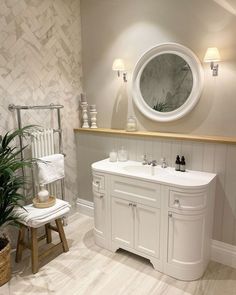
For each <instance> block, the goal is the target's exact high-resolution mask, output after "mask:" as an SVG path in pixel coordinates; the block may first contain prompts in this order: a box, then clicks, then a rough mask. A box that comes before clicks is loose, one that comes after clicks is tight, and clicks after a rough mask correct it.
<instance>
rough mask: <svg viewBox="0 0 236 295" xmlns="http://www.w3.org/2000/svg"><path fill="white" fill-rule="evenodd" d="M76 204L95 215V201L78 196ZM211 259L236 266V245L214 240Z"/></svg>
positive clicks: (80, 210)
mask: <svg viewBox="0 0 236 295" xmlns="http://www.w3.org/2000/svg"><path fill="white" fill-rule="evenodd" d="M76 204H77V208H78V211H79V213H81V214H84V215H88V216H90V217H93V216H94V204H93V202H90V201H86V200H84V199H79V198H78V199H77V202H76ZM211 260H213V261H216V262H219V263H222V264H225V265H228V266H230V267H234V268H236V246H233V245H230V244H226V243H223V242H220V241H216V240H212V241H211Z"/></svg>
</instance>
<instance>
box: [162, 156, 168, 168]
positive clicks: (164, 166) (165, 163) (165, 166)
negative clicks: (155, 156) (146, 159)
mask: <svg viewBox="0 0 236 295" xmlns="http://www.w3.org/2000/svg"><path fill="white" fill-rule="evenodd" d="M167 166H168V165H167V162H166V158H161V168H167Z"/></svg>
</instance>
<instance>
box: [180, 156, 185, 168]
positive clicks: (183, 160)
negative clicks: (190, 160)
mask: <svg viewBox="0 0 236 295" xmlns="http://www.w3.org/2000/svg"><path fill="white" fill-rule="evenodd" d="M185 166H186V164H185V158H184V156H182V157H181V161H180V171H181V172H185Z"/></svg>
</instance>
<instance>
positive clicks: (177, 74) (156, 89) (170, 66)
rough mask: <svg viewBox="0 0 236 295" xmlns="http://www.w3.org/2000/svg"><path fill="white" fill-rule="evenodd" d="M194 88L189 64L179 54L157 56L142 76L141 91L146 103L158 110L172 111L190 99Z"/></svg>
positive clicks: (146, 67)
mask: <svg viewBox="0 0 236 295" xmlns="http://www.w3.org/2000/svg"><path fill="white" fill-rule="evenodd" d="M192 88H193V74H192V71H191V68H190V66H189V64H188V63H187V62H186V61H185V60H184V59H183V58H182V57H180V56H179V55H177V54H173V53H164V54H160V55H158V56H155V57H154V58H153V59H151V60H150V61H149V62H148V63H147V65H146V66H145V67H144V69H143V71H142V74H141V76H140V91H141V94H142V97H143V99H144V101H145V102H146V104H147V105H148V106H149V107H151V108H152V109H153V110H155V111H157V112H172V111H174V110H176V109H178V108H179V107H181V106H182V105H183V104H184V103H185V102H186V100H187V99H188V97H189V95H190V93H191V91H192Z"/></svg>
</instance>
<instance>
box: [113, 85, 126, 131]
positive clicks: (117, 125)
mask: <svg viewBox="0 0 236 295" xmlns="http://www.w3.org/2000/svg"><path fill="white" fill-rule="evenodd" d="M127 115H128V96H127V93H126V88H125V85H124V83H123V85H121V86H120V88H119V90H118V91H117V95H116V98H115V101H114V107H113V112H112V117H111V128H114V129H124V128H125V124H126V119H127Z"/></svg>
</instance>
